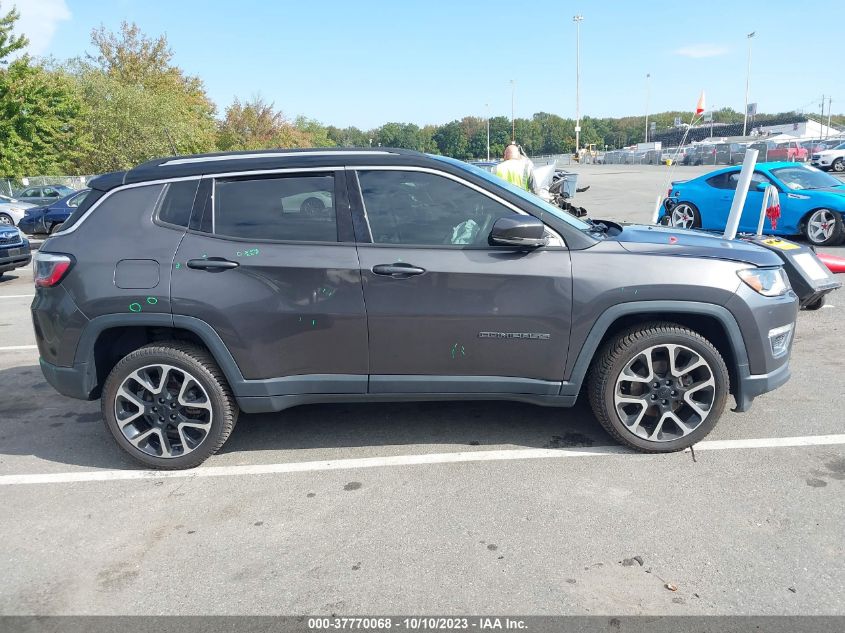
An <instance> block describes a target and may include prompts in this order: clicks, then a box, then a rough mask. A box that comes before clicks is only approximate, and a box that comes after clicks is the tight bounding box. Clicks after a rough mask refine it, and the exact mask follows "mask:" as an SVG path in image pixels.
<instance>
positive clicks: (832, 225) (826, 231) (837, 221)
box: [804, 209, 845, 246]
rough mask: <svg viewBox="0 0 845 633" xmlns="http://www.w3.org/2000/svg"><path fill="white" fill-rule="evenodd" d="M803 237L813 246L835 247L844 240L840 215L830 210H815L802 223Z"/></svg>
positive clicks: (844, 231)
mask: <svg viewBox="0 0 845 633" xmlns="http://www.w3.org/2000/svg"><path fill="white" fill-rule="evenodd" d="M804 237H806V238H807V241H808V242H810V244H812V245H813V246H837V245H838V244H841V243H842V240H843V239H845V225H843V223H842V214H841V213H837V212H836V211H831V210H830V209H816V210H815V211H813V212H812V213H811V214H810V215H809V216H808V217H807V221H806V222H804Z"/></svg>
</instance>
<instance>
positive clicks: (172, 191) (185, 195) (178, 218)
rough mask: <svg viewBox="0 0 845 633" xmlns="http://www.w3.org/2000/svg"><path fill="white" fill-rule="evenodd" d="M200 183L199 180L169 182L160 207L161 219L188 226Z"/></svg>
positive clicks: (159, 216)
mask: <svg viewBox="0 0 845 633" xmlns="http://www.w3.org/2000/svg"><path fill="white" fill-rule="evenodd" d="M198 185H199V180H183V181H180V182H171V183H168V184H167V185H166V189H165V190H164V195H163V196H162V197H161V202H160V204H159V208H158V219H159V221H160V222H165V223H166V224H173V225H176V226H183V227H187V226H188V221H189V220H190V219H191V209H192V208H193V206H194V196H196V194H197V186H198Z"/></svg>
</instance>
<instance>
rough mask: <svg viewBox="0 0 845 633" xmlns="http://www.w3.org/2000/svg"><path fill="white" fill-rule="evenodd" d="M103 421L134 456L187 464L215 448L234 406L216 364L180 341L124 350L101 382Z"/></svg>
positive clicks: (155, 463) (158, 463)
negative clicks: (125, 351) (128, 351)
mask: <svg viewBox="0 0 845 633" xmlns="http://www.w3.org/2000/svg"><path fill="white" fill-rule="evenodd" d="M101 401H102V402H101V405H102V412H103V420H104V421H105V424H106V428H108V430H109V432H111V434H112V437H113V438H114V440H115V441H116V442H117V444H118V446H120V447H121V448H122V449H123V450H124V451H126V452H127V453H128V454H129V455H130V456H131V457H132V458H133V459H134V460H135V461H137V462H140V463H141V464H143V465H145V466H147V467H153V468H160V469H166V470H176V469H182V468H193V467H194V466H199V465H200V464H201V463H202V462H204V461H205V460H206V459H207V458H208V457H210V456H211V455H213V454H214V453H216V452H217V451H218V450H219V449H220V447H221V446H223V443H224V442H225V441H226V439H227V438H228V437H229V434H230V433H231V432H232V429H233V428H234V426H235V422H236V421H237V418H238V407H237V404H236V402H235V399H234V397H233V395H232V392H231V390H230V389H229V385H228V383H227V382H226V379H225V378H224V376H223V374H222V372H221V371H220V369H219V367H218V366H217V363H215V362H214V359H213V358H212V357H211V356H210V355H209V354H208V352H207V351H205V350H204V349H202V348H200V347H198V346H196V345H192V344H189V343H184V342H181V341H166V342H161V343H153V344H150V345H147V346H145V347H142V348H140V349H138V350H135V351H134V352H131V353H130V354H127V355H126V356H125V357H124V358H123V359H122V360H120V362H118V363H117V365H115V367H114V369H112V371H111V373H110V374H109V377H108V378H107V379H106V382H105V385H104V386H103V394H102V398H101Z"/></svg>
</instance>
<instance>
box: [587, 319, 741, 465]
mask: <svg viewBox="0 0 845 633" xmlns="http://www.w3.org/2000/svg"><path fill="white" fill-rule="evenodd" d="M588 380H589V383H588V388H589V394H590V405H591V406H592V409H593V413H594V414H595V416H596V418H598V420H599V422H600V423H601V424H602V426H603V427H604V428H605V429H606V430H607V432H608V433H610V434H611V435H612V436H613V437H614V438H616V439H617V440H619V441H620V442H622V443H624V444H627V445H628V446H631V447H633V448H636V449H638V450H641V451H645V452H649V453H667V452H672V451H679V450H682V449H684V448H687V447H689V446H691V445H693V444H695V443H696V442H698V441H700V440H701V439H703V438H704V437H705V436H706V435H707V434H708V433H709V432H710V431H711V430H712V429H713V427H714V426H715V424H716V422H717V421H718V419H719V417H720V416H721V415H722V411H723V410H724V408H725V403H726V401H727V397H728V391H729V377H728V369H727V367H726V366H725V361H724V360H723V359H722V356H721V355H720V354H719V352H718V350H717V349H716V348H715V347H713V345H712V344H711V343H710V342H709V341H708V340H707V339H705V338H704V337H702V336H700V335H699V334H697V333H695V332H693V331H692V330H689V329H687V328H684V327H681V326H679V325H676V324H673V323H652V324H644V325H640V326H637V327H634V328H631V329H628V330H625V331H623V332H621V333H620V334H618V335H617V336H616V337H614V338H613V339H612V340H610V341H609V342H608V343H607V344H606V345H605V347H604V348H603V349H602V351H601V353H600V354H599V356H598V357H597V358H596V360H595V361H594V362H593V366H592V368H591V370H590V376H589V379H588Z"/></svg>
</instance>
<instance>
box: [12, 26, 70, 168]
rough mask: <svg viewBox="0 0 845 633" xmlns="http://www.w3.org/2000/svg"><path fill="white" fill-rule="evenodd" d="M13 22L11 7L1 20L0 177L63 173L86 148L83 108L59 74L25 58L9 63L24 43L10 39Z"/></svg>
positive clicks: (66, 79)
mask: <svg viewBox="0 0 845 633" xmlns="http://www.w3.org/2000/svg"><path fill="white" fill-rule="evenodd" d="M17 19H18V12H17V11H16V10H15V9H12V10H11V11H9V12H8V13H6V14H5V15H4V16H2V17H0V174H2V175H3V176H7V177H14V178H20V177H22V176H26V175H30V176H33V175H40V174H51V175H52V174H60V173H67V172H68V171H70V170H71V169H72V166H73V164H74V160H75V159H76V158H78V156H79V154H80V152H82V151H83V150H84V148H85V144H84V143H83V142H82V139H81V133H80V129H79V128H80V120H81V119H80V117H81V115H82V109H83V106H82V103H81V102H80V100H79V99H78V98H77V97H76V94H75V91H74V90H73V87H72V85H71V84H70V82H69V81H68V78H67V77H66V76H65V75H63V74H62V73H60V72H51V71H50V70H48V69H46V68H45V67H44V66H42V65H39V64H34V63H33V62H32V61H31V59H30V58H29V57H28V56H27V55H23V56H22V57H19V58H18V59H15V60H14V61H11V62H10V61H9V59H8V58H9V56H10V55H12V54H13V53H16V52H18V51H20V50H22V49H23V48H24V47H25V46H26V45H27V44H28V41H27V39H26V37H25V36H23V35H18V36H15V35H12V29H13V28H14V25H15V22H16V21H17ZM2 67H5V68H2Z"/></svg>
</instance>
